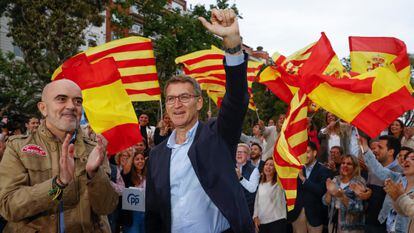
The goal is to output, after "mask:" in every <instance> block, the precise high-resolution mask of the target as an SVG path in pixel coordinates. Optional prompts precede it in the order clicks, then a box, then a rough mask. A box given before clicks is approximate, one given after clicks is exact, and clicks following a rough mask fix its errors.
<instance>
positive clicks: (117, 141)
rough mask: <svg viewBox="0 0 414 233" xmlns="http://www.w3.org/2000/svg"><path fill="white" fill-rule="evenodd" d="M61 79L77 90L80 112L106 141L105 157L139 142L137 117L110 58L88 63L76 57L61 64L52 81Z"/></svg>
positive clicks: (80, 57)
mask: <svg viewBox="0 0 414 233" xmlns="http://www.w3.org/2000/svg"><path fill="white" fill-rule="evenodd" d="M61 78H66V79H70V80H72V81H74V82H75V83H77V84H78V85H79V87H80V88H81V90H82V96H83V99H84V102H83V104H82V106H83V109H84V110H85V113H86V116H87V118H88V121H89V123H90V126H91V127H92V129H93V130H94V131H95V132H96V133H99V134H102V135H103V136H104V137H105V138H106V139H107V140H108V147H107V150H108V154H115V153H117V152H119V151H121V150H123V149H126V148H128V147H130V146H132V145H134V144H136V143H138V142H139V141H142V136H141V133H140V130H139V125H138V119H137V116H136V114H135V111H134V108H133V106H132V103H131V100H130V98H129V97H128V94H127V92H126V91H125V89H124V87H123V84H122V82H121V78H120V74H119V71H118V67H117V66H116V63H115V61H114V59H113V58H112V57H108V58H103V59H100V60H99V61H97V62H95V63H93V64H91V63H90V62H89V61H88V58H87V57H86V55H85V54H79V55H77V56H75V57H73V58H71V59H69V60H67V61H66V62H65V63H64V64H63V65H62V67H61V73H60V75H59V76H57V77H56V78H55V80H57V79H61ZM114 93H116V94H114Z"/></svg>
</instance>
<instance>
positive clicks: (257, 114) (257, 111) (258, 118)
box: [255, 108, 260, 121]
mask: <svg viewBox="0 0 414 233" xmlns="http://www.w3.org/2000/svg"><path fill="white" fill-rule="evenodd" d="M255 112H256V116H257V120H258V121H260V117H259V109H258V108H256V111H255Z"/></svg>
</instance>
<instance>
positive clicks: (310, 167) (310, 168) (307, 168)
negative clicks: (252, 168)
mask: <svg viewBox="0 0 414 233" xmlns="http://www.w3.org/2000/svg"><path fill="white" fill-rule="evenodd" d="M316 162H317V161H316V160H315V161H313V163H312V164H311V165H309V166H308V167H307V166H305V168H306V170H312V169H313V167H314V166H315V164H316Z"/></svg>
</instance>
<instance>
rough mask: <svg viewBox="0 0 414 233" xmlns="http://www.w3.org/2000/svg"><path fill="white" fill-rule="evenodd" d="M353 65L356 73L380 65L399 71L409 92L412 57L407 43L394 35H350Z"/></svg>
mask: <svg viewBox="0 0 414 233" xmlns="http://www.w3.org/2000/svg"><path fill="white" fill-rule="evenodd" d="M349 48H350V50H351V67H352V71H353V72H356V73H365V72H369V71H371V70H374V69H376V68H378V67H386V68H388V69H390V70H392V71H395V72H397V73H398V78H399V79H400V80H401V81H402V82H403V83H404V84H405V86H406V87H407V89H408V91H409V92H411V93H412V92H413V88H412V87H411V84H410V77H411V75H410V73H411V71H410V59H409V57H408V54H407V47H406V46H405V43H404V42H403V41H401V40H399V39H397V38H393V37H357V36H350V37H349Z"/></svg>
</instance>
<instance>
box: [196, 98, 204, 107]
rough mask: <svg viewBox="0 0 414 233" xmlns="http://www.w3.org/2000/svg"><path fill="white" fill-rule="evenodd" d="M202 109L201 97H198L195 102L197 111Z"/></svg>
mask: <svg viewBox="0 0 414 233" xmlns="http://www.w3.org/2000/svg"><path fill="white" fill-rule="evenodd" d="M202 108H203V97H201V96H200V97H199V98H198V100H197V110H198V111H200V110H201V109H202Z"/></svg>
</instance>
